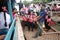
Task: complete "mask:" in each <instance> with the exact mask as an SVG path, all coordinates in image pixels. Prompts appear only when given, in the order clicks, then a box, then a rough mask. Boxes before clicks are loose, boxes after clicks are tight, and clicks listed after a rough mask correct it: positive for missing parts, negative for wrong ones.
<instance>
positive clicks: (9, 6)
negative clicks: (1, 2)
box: [7, 0, 13, 22]
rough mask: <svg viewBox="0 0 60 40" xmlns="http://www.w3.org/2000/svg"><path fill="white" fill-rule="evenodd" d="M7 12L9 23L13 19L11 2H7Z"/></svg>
mask: <svg viewBox="0 0 60 40" xmlns="http://www.w3.org/2000/svg"><path fill="white" fill-rule="evenodd" d="M7 2H8V11H9V14H10V19H11V22H12V21H13V18H12V6H11V0H8V1H7Z"/></svg>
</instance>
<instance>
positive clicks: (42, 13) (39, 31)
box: [33, 4, 46, 38]
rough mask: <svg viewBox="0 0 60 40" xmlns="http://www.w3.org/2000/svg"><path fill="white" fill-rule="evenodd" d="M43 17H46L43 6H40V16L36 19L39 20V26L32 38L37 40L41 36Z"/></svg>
mask: <svg viewBox="0 0 60 40" xmlns="http://www.w3.org/2000/svg"><path fill="white" fill-rule="evenodd" d="M45 16H46V12H45V5H44V4H42V5H41V12H40V15H39V16H38V17H37V18H38V19H39V23H40V26H39V27H38V28H37V33H36V35H35V36H34V37H33V38H37V37H38V36H41V35H42V25H43V23H44V22H45Z"/></svg>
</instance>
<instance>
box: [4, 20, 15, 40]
mask: <svg viewBox="0 0 60 40" xmlns="http://www.w3.org/2000/svg"><path fill="white" fill-rule="evenodd" d="M14 24H15V19H14V20H13V22H12V25H11V27H10V29H9V31H8V33H7V35H6V37H5V39H4V40H10V38H11V35H12V32H13V30H14Z"/></svg>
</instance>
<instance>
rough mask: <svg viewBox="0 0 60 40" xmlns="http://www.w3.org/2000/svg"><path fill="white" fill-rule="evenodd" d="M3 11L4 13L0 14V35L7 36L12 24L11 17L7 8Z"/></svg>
mask: <svg viewBox="0 0 60 40" xmlns="http://www.w3.org/2000/svg"><path fill="white" fill-rule="evenodd" d="M2 9H3V11H1V12H0V35H3V34H7V32H8V29H9V24H10V16H9V14H7V12H6V11H7V10H6V7H5V6H4V7H2ZM4 11H5V14H4ZM5 17H6V18H5Z"/></svg>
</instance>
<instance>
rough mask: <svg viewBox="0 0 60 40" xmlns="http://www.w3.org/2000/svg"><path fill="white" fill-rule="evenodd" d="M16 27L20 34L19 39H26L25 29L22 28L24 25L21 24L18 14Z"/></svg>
mask: <svg viewBox="0 0 60 40" xmlns="http://www.w3.org/2000/svg"><path fill="white" fill-rule="evenodd" d="M16 28H17V36H18V39H17V40H25V39H24V34H23V30H22V26H21V22H20V19H19V16H18V15H17V17H16Z"/></svg>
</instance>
